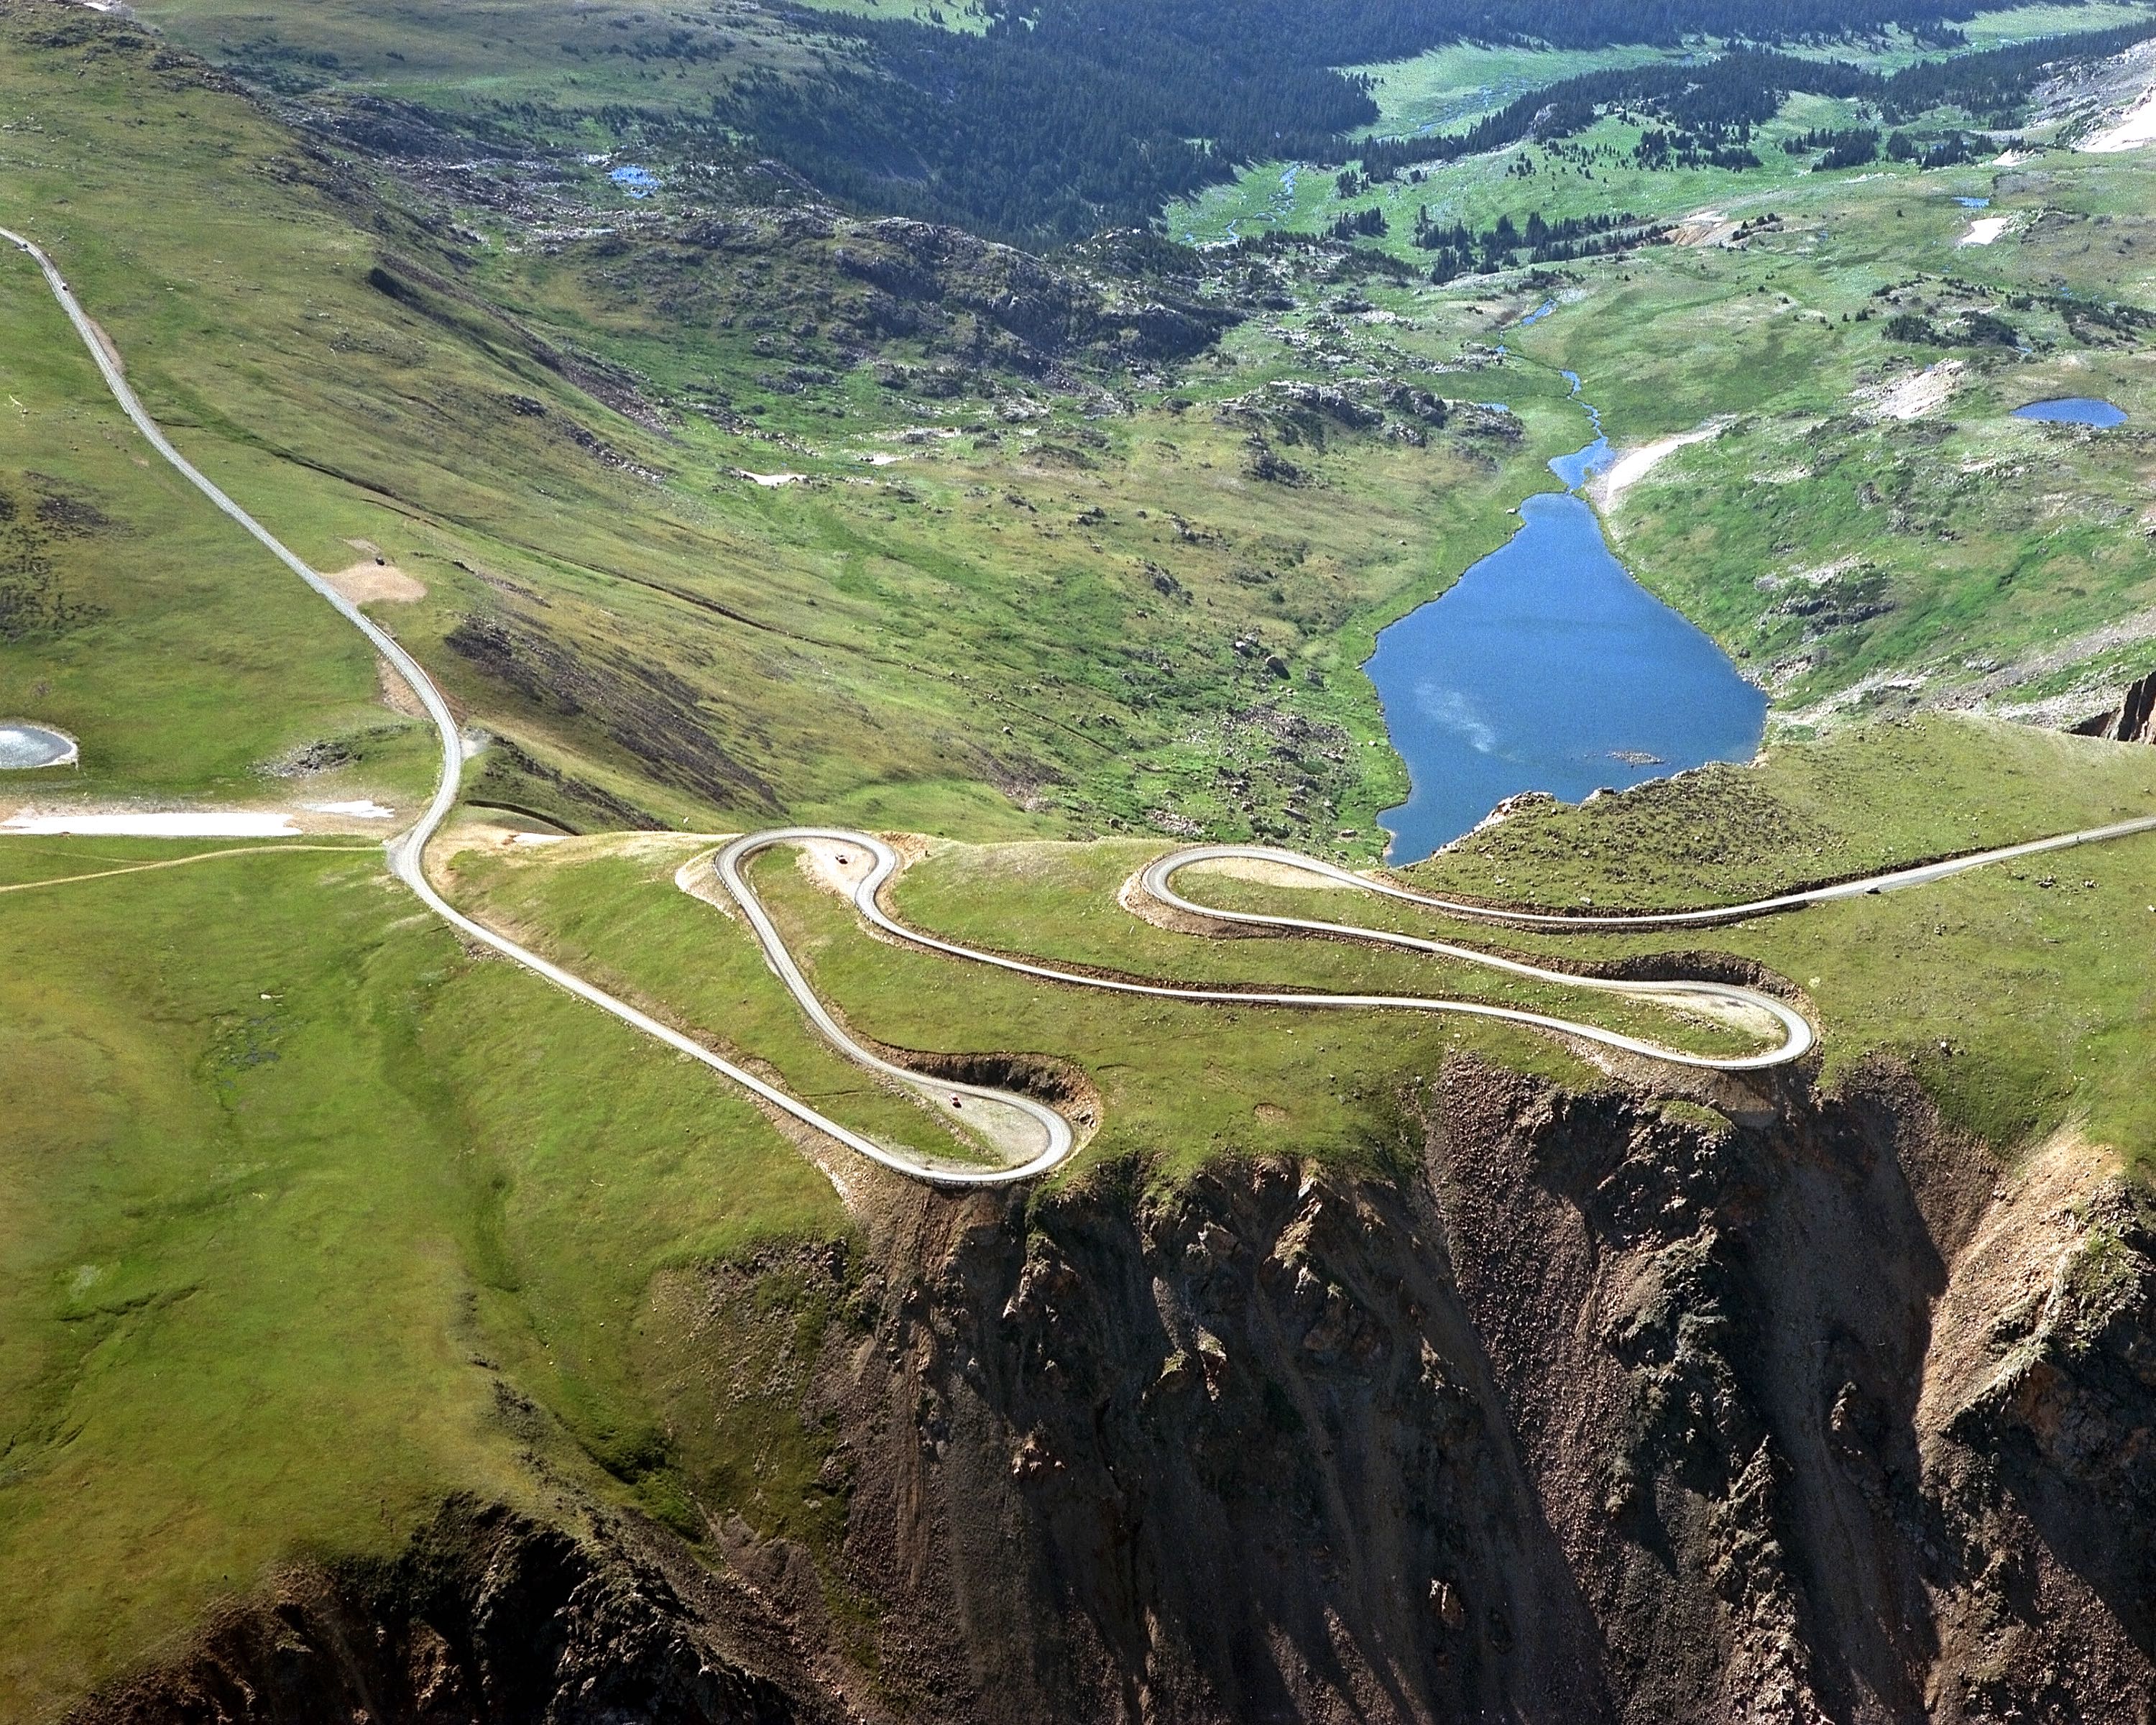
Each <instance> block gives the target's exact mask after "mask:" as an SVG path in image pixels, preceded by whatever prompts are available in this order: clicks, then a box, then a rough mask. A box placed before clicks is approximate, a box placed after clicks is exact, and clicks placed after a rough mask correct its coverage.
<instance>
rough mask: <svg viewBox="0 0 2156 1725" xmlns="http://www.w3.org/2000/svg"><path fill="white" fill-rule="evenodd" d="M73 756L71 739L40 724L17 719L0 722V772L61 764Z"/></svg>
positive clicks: (61, 765) (72, 741) (73, 750)
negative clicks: (25, 722) (26, 722)
mask: <svg viewBox="0 0 2156 1725" xmlns="http://www.w3.org/2000/svg"><path fill="white" fill-rule="evenodd" d="M74 757H75V748H74V738H73V737H68V736H65V735H64V734H63V733H61V732H58V731H48V730H47V729H46V728H45V727H44V726H43V725H29V724H24V723H23V722H22V721H19V720H16V721H9V722H8V723H6V724H0V772H6V771H8V770H10V769H14V768H29V767H64V766H65V765H66V764H67V763H68V762H70V761H72V760H74Z"/></svg>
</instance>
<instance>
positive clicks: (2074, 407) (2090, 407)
mask: <svg viewBox="0 0 2156 1725" xmlns="http://www.w3.org/2000/svg"><path fill="white" fill-rule="evenodd" d="M2014 417H2015V418H2017V419H2040V420H2042V421H2043V422H2044V423H2045V424H2047V425H2095V426H2100V427H2103V428H2109V427H2111V426H2113V425H2123V424H2125V423H2126V409H2125V408H2120V407H2114V406H2113V405H2112V403H2109V402H2107V401H2102V400H2099V399H2098V398H2096V397H2094V396H2090V395H2062V396H2061V397H2059V398H2058V399H2057V400H2056V401H2032V402H2030V403H2029V405H2028V406H2027V407H2025V408H2015V410H2014Z"/></svg>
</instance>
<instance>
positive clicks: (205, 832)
mask: <svg viewBox="0 0 2156 1725" xmlns="http://www.w3.org/2000/svg"><path fill="white" fill-rule="evenodd" d="M299 830H300V829H298V828H297V827H295V826H294V825H293V824H292V817H291V816H290V815H289V814H284V813H282V812H280V811H279V810H277V809H172V810H169V811H167V812H164V813H156V812H151V811H148V810H137V811H133V812H131V813H128V814H16V815H11V816H9V817H8V819H6V820H4V821H0V832H3V833H34V834H44V835H51V834H75V835H77V836H80V837H85V838H86V837H93V836H95V837H98V838H124V839H285V838H290V837H292V836H294V835H295V834H297V833H298V832H299Z"/></svg>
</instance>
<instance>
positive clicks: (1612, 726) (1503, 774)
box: [1363, 409, 1767, 863]
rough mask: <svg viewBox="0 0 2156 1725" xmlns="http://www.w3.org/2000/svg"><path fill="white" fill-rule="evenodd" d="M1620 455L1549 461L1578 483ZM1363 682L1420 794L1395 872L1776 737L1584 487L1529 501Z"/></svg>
mask: <svg viewBox="0 0 2156 1725" xmlns="http://www.w3.org/2000/svg"><path fill="white" fill-rule="evenodd" d="M1591 411H1592V410H1591V409H1590V412H1591ZM1595 429H1596V431H1597V433H1598V434H1599V431H1600V430H1601V425H1600V422H1599V418H1597V420H1596V424H1595ZM1609 453H1610V452H1609V444H1608V443H1607V442H1606V441H1605V440H1604V439H1602V438H1601V437H1600V436H1599V435H1598V436H1597V437H1596V439H1595V440H1594V442H1593V443H1592V444H1589V445H1588V446H1587V447H1586V448H1584V449H1578V450H1575V451H1574V452H1573V454H1569V455H1561V456H1559V457H1558V459H1556V460H1554V461H1552V462H1551V463H1550V464H1549V465H1550V467H1551V470H1553V472H1555V473H1556V474H1557V475H1558V477H1559V478H1560V479H1562V480H1563V481H1564V483H1565V485H1567V486H1568V487H1577V486H1578V485H1582V484H1584V482H1585V481H1586V480H1587V478H1588V476H1589V475H1590V474H1591V473H1592V472H1594V470H1596V469H1597V468H1599V467H1601V466H1603V465H1607V463H1608V461H1609ZM1363 669H1364V670H1366V671H1368V674H1369V676H1370V680H1371V681H1372V682H1373V683H1375V684H1376V685H1377V687H1378V698H1379V700H1380V701H1382V702H1383V706H1384V710H1385V725H1386V729H1387V731H1388V732H1389V733H1390V735H1391V737H1392V742H1393V747H1394V748H1396V749H1398V750H1399V752H1400V757H1401V758H1402V759H1403V760H1404V761H1405V762H1407V766H1408V777H1409V782H1410V783H1411V785H1412V786H1413V789H1412V792H1411V793H1410V794H1409V798H1408V800H1407V801H1406V802H1405V803H1402V804H1401V805H1400V806H1399V808H1397V809H1387V810H1386V811H1385V812H1384V813H1383V814H1382V815H1381V816H1380V817H1379V819H1380V820H1381V822H1382V823H1383V826H1384V828H1385V829H1386V830H1387V831H1388V832H1389V833H1390V834H1392V839H1393V842H1392V845H1391V847H1390V849H1389V852H1388V853H1387V855H1388V858H1389V860H1391V861H1393V862H1394V863H1410V862H1419V861H1420V860H1422V859H1423V858H1424V857H1426V856H1428V855H1430V853H1431V852H1432V851H1434V850H1437V849H1438V848H1439V847H1440V845H1445V844H1447V843H1449V842H1450V841H1451V840H1452V839H1456V838H1458V837H1459V836H1460V834H1463V833H1465V832H1467V831H1469V830H1470V829H1471V828H1473V827H1474V826H1475V825H1476V823H1478V822H1479V821H1481V819H1482V818H1483V817H1484V816H1485V815H1486V814H1489V813H1490V811H1491V809H1494V808H1495V807H1496V805H1497V804H1498V803H1501V802H1502V801H1503V800H1504V799H1505V798H1507V797H1510V796H1514V795H1517V794H1518V793H1520V792H1522V791H1548V792H1549V793H1551V794H1552V795H1553V796H1557V797H1559V798H1563V799H1564V800H1565V801H1567V802H1578V801H1579V800H1580V799H1581V798H1584V797H1585V796H1586V795H1587V794H1588V793H1589V792H1591V791H1593V790H1594V789H1595V788H1598V787H1599V786H1604V785H1606V786H1608V787H1609V788H1612V789H1623V788H1625V787H1627V786H1630V785H1635V784H1638V783H1640V782H1641V781H1642V780H1645V779H1649V778H1657V777H1660V776H1661V775H1664V774H1667V773H1674V772H1676V771H1678V770H1680V769H1681V768H1687V767H1697V766H1701V765H1703V764H1704V763H1705V762H1709V761H1747V760H1749V759H1750V758H1751V757H1752V756H1753V754H1754V753H1755V752H1757V751H1758V747H1759V737H1760V732H1761V731H1762V730H1763V727H1764V726H1765V724H1766V716H1767V697H1766V696H1764V695H1763V694H1762V693H1761V692H1760V691H1759V690H1758V689H1757V688H1755V687H1754V686H1753V685H1751V684H1750V683H1748V682H1747V681H1745V680H1744V679H1743V677H1741V676H1739V675H1738V673H1737V667H1736V666H1735V665H1732V664H1731V663H1730V661H1729V660H1728V658H1727V656H1726V655H1724V654H1723V652H1722V649H1720V648H1719V647H1717V645H1715V644H1714V643H1713V642H1712V640H1711V639H1708V638H1707V636H1706V635H1705V634H1702V633H1701V631H1700V630H1699V629H1696V628H1694V627H1693V626H1692V624H1691V623H1689V622H1688V621H1686V619H1684V618H1683V617H1681V616H1680V615H1679V614H1677V613H1676V612H1675V611H1673V610H1671V608H1669V607H1668V606H1667V605H1665V604H1664V603H1662V602H1661V600H1660V599H1657V598H1655V596H1654V595H1653V594H1652V593H1649V592H1648V591H1647V590H1646V589H1645V588H1643V587H1641V586H1640V584H1639V583H1637V582H1636V581H1635V580H1633V579H1632V578H1631V576H1630V574H1628V573H1627V572H1625V566H1624V565H1623V564H1622V563H1620V562H1618V561H1617V559H1616V557H1614V556H1613V555H1612V554H1611V552H1610V550H1609V544H1608V542H1606V541H1605V540H1604V538H1603V536H1602V522H1601V520H1600V518H1599V516H1597V515H1596V514H1595V513H1594V510H1592V509H1591V508H1589V506H1588V504H1587V501H1586V500H1585V499H1584V498H1583V497H1581V496H1580V495H1578V492H1577V490H1565V491H1563V492H1544V493H1543V494H1542V495H1539V496H1534V497H1530V498H1528V499H1527V501H1526V502H1525V503H1523V504H1522V506H1520V529H1519V531H1517V533H1515V534H1514V535H1513V536H1512V538H1511V540H1510V541H1508V542H1507V543H1506V544H1505V545H1504V546H1503V547H1501V548H1500V549H1498V550H1496V551H1494V552H1491V554H1490V555H1489V556H1488V557H1484V558H1483V559H1482V560H1481V562H1478V563H1476V564H1475V565H1474V566H1473V567H1471V568H1470V569H1469V570H1468V571H1467V572H1466V574H1464V575H1462V576H1461V577H1460V579H1459V580H1458V581H1457V582H1456V583H1454V585H1453V586H1452V587H1451V588H1449V589H1447V590H1446V591H1445V593H1441V594H1440V595H1439V596H1438V597H1437V598H1435V599H1432V600H1431V601H1430V603H1428V604H1426V605H1424V606H1422V607H1420V608H1418V609H1416V610H1414V611H1413V612H1411V613H1409V614H1408V615H1407V616H1405V617H1404V618H1402V619H1400V620H1399V622H1398V623H1395V624H1393V625H1392V626H1391V627H1390V628H1389V629H1386V630H1384V631H1383V633H1382V634H1379V635H1378V650H1377V651H1376V653H1374V654H1373V655H1371V658H1370V660H1369V661H1368V664H1367V665H1365V666H1364V667H1363Z"/></svg>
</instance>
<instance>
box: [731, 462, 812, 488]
mask: <svg viewBox="0 0 2156 1725" xmlns="http://www.w3.org/2000/svg"><path fill="white" fill-rule="evenodd" d="M734 472H735V473H736V475H738V476H739V477H740V478H742V479H745V480H747V481H748V482H749V483H750V484H751V485H762V486H763V487H765V488H766V489H767V490H768V489H770V488H772V487H773V486H777V485H799V484H800V483H801V481H802V480H804V479H806V478H808V475H807V474H805V473H751V472H750V471H749V470H747V468H746V467H737V468H736V469H735V470H734Z"/></svg>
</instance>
